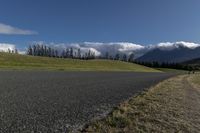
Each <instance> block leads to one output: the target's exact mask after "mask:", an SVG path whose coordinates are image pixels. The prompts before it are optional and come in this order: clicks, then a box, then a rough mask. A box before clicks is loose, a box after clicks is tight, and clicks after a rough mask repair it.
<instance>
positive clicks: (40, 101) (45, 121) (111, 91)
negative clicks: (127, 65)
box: [0, 71, 173, 133]
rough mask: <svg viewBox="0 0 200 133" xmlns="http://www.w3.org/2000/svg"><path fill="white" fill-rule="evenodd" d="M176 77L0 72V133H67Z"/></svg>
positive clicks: (138, 74) (137, 74)
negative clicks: (139, 93) (132, 97)
mask: <svg viewBox="0 0 200 133" xmlns="http://www.w3.org/2000/svg"><path fill="white" fill-rule="evenodd" d="M172 75H173V74H166V73H131V72H47V71H43V72H39V71H0V132H1V133H3V132H9V133H10V132H15V133H16V132H20V133H21V132H68V131H69V129H70V130H75V129H77V128H79V127H80V126H82V125H83V124H85V123H87V122H88V121H89V120H91V119H94V118H96V117H98V116H102V115H104V114H106V113H107V112H109V111H110V110H111V109H112V107H114V106H116V105H117V104H119V103H120V102H122V101H124V100H126V99H127V98H129V97H131V96H133V95H134V94H136V93H138V92H141V91H142V90H144V89H145V88H148V87H150V86H152V85H154V84H156V83H158V82H159V81H161V80H164V79H166V78H169V77H170V76H172Z"/></svg>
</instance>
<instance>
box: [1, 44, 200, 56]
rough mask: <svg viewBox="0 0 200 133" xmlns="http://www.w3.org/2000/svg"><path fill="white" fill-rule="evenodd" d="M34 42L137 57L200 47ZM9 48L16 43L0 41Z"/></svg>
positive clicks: (56, 47)
mask: <svg viewBox="0 0 200 133" xmlns="http://www.w3.org/2000/svg"><path fill="white" fill-rule="evenodd" d="M32 44H39V45H47V46H49V47H52V48H54V49H57V50H58V51H60V53H61V52H62V51H63V50H65V49H67V48H74V49H75V51H76V50H78V49H80V50H81V54H82V55H84V54H85V53H86V52H88V51H89V50H90V51H91V52H94V53H95V55H96V56H105V55H106V53H109V55H111V56H115V55H116V54H121V55H122V54H126V55H130V54H131V53H134V55H135V58H137V57H140V56H142V55H144V54H145V53H147V52H148V51H150V50H153V49H156V48H158V49H160V50H173V49H177V48H181V47H185V48H190V49H195V48H197V47H200V44H198V43H193V42H184V41H179V42H162V43H158V44H155V45H152V44H151V45H141V44H135V43H129V42H109V43H101V42H83V43H45V42H42V41H40V42H33V43H32ZM8 49H12V50H14V49H15V45H14V44H6V43H0V51H7V50H8ZM18 51H19V53H21V54H25V50H18Z"/></svg>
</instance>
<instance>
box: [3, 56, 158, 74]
mask: <svg viewBox="0 0 200 133" xmlns="http://www.w3.org/2000/svg"><path fill="white" fill-rule="evenodd" d="M0 69H2V70H7V69H8V70H10V69H15V70H63V71H134V72H160V71H159V70H156V69H153V68H149V67H145V66H141V65H137V64H134V63H127V62H122V61H112V60H78V59H61V58H48V57H35V56H27V55H17V54H8V53H0Z"/></svg>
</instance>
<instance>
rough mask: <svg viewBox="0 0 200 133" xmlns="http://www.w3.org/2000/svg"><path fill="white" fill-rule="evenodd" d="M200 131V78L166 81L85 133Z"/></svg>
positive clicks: (188, 76) (178, 77)
mask: <svg viewBox="0 0 200 133" xmlns="http://www.w3.org/2000/svg"><path fill="white" fill-rule="evenodd" d="M199 131H200V75H198V74H196V75H181V76H177V77H174V78H171V79H168V80H165V81H163V82H161V83H159V84H157V85H156V86H155V87H152V88H150V89H149V90H148V91H147V92H145V93H142V94H141V95H138V96H135V97H133V98H131V99H129V100H128V101H126V102H123V103H121V104H120V105H119V106H118V107H117V108H116V109H114V110H113V111H112V113H110V114H109V115H108V117H106V118H104V119H102V120H98V121H93V122H91V123H90V124H89V125H87V126H86V128H85V129H84V130H82V132H101V133H103V132H104V133H106V132H110V133H116V132H125V133H129V132H145V133H146V132H159V133H165V132H171V133H173V132H183V133H189V132H191V133H198V132H199Z"/></svg>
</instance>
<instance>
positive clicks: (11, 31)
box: [0, 23, 37, 35]
mask: <svg viewBox="0 0 200 133" xmlns="http://www.w3.org/2000/svg"><path fill="white" fill-rule="evenodd" d="M0 34H5V35H33V34H37V32H35V31H31V30H24V29H20V28H16V27H13V26H10V25H6V24H3V23H0Z"/></svg>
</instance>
